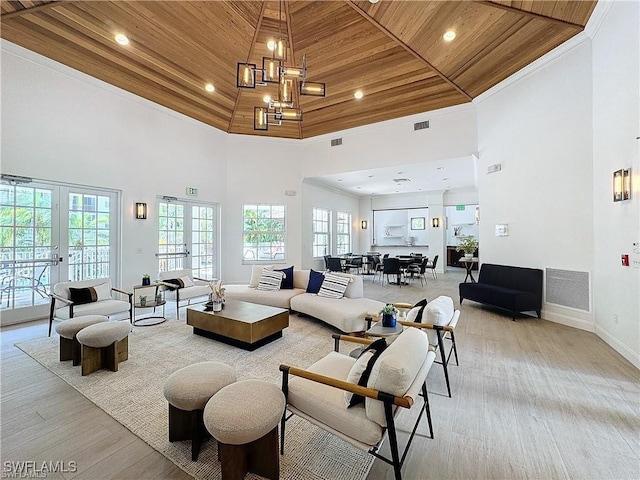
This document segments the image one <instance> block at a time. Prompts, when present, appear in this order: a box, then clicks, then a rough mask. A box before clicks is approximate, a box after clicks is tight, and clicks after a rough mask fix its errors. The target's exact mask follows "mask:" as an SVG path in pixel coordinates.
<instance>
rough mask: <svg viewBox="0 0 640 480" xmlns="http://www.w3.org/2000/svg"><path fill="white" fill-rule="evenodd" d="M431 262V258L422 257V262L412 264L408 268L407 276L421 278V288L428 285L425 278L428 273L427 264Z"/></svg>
mask: <svg viewBox="0 0 640 480" xmlns="http://www.w3.org/2000/svg"><path fill="white" fill-rule="evenodd" d="M428 262H429V257H422V261H421V262H420V263H412V264H411V265H409V267H408V268H407V274H409V273H410V274H411V278H413V276H414V275H416V274H417V275H418V277H419V278H420V286H425V285H426V284H427V277H426V276H425V272H426V271H427V263H428Z"/></svg>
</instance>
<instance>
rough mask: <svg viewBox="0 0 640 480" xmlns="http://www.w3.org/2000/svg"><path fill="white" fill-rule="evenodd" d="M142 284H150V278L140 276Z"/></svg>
mask: <svg viewBox="0 0 640 480" xmlns="http://www.w3.org/2000/svg"><path fill="white" fill-rule="evenodd" d="M142 285H151V278H149V277H142Z"/></svg>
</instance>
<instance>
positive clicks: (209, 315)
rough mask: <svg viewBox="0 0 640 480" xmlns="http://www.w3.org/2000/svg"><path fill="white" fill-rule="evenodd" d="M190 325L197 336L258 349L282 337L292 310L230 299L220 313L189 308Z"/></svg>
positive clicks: (200, 308) (195, 307) (248, 348)
mask: <svg viewBox="0 0 640 480" xmlns="http://www.w3.org/2000/svg"><path fill="white" fill-rule="evenodd" d="M187 325H191V326H192V327H193V333H194V334H196V335H202V336H204V337H208V338H213V339H214V340H218V341H220V342H224V343H228V344H230V345H234V346H236V347H240V348H244V349H246V350H255V349H256V348H259V347H261V346H263V345H266V344H267V343H269V342H272V341H273V340H275V339H277V338H280V337H282V330H283V329H285V328H287V327H288V326H289V310H285V309H284V308H276V307H269V306H266V305H258V304H257V303H249V302H241V301H239V300H227V301H226V302H225V304H224V308H223V309H222V310H221V311H220V312H212V311H205V309H204V307H203V306H201V305H199V306H193V307H188V308H187Z"/></svg>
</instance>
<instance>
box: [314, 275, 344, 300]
mask: <svg viewBox="0 0 640 480" xmlns="http://www.w3.org/2000/svg"><path fill="white" fill-rule="evenodd" d="M350 281H351V279H350V278H349V277H343V276H342V275H332V274H330V273H327V274H325V276H324V280H323V282H322V286H321V287H320V291H319V292H318V296H319V297H328V298H342V297H344V292H346V291H347V287H348V286H349V282H350Z"/></svg>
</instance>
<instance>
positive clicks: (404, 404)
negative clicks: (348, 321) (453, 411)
mask: <svg viewBox="0 0 640 480" xmlns="http://www.w3.org/2000/svg"><path fill="white" fill-rule="evenodd" d="M333 338H334V339H335V351H333V352H331V353H329V354H328V355H326V356H325V357H324V358H322V359H320V360H319V361H317V362H316V363H314V364H313V365H311V366H310V367H309V368H307V369H301V368H296V367H292V366H289V365H281V366H280V370H281V371H282V390H283V392H284V394H285V396H286V399H287V407H286V410H285V412H284V415H283V417H282V422H281V436H280V442H281V443H280V453H281V454H283V455H284V446H285V424H286V421H287V420H288V419H289V418H291V416H293V415H298V416H299V417H301V418H304V419H306V420H307V421H309V422H311V423H313V424H314V425H317V426H318V427H320V428H322V429H324V430H326V431H327V432H329V433H332V434H334V435H336V436H338V437H340V438H341V439H343V440H345V441H346V442H349V443H350V444H351V445H353V446H355V447H357V448H360V449H361V450H364V451H366V452H368V453H370V454H371V455H373V456H375V457H377V458H380V459H381V460H383V461H384V462H386V463H388V464H390V465H392V466H393V469H394V474H395V478H396V480H401V478H402V475H401V468H402V464H403V462H404V459H405V456H406V454H407V451H408V450H409V447H410V445H411V442H412V440H413V437H414V435H415V433H416V430H417V428H418V425H419V423H420V420H421V418H422V416H423V414H424V413H425V412H426V414H427V415H426V418H427V422H428V426H429V435H430V437H431V438H433V428H432V424H431V412H430V410H429V399H428V396H427V387H426V378H427V374H428V373H429V369H430V368H431V365H432V364H433V361H434V358H435V352H434V351H433V349H431V348H430V346H429V340H428V338H427V334H426V333H425V332H424V331H422V330H419V329H415V328H408V329H406V330H405V331H403V332H402V334H400V335H399V336H398V337H397V338H396V339H395V341H394V342H393V343H391V344H390V345H388V346H386V348H384V349H383V350H382V351H381V353H380V348H378V349H377V350H378V352H377V353H375V352H374V353H373V354H371V355H366V352H367V350H365V351H364V352H363V353H362V354H361V355H360V357H359V358H358V359H355V358H352V357H351V356H349V355H344V354H341V353H339V347H340V342H341V341H343V342H344V341H346V342H352V343H357V344H361V345H365V346H366V345H373V340H369V339H364V338H356V337H350V336H343V335H337V334H336V335H334V336H333ZM378 342H383V343H385V345H386V341H385V339H379V340H377V341H376V343H378ZM369 352H370V353H371V352H372V350H369ZM376 355H377V360H374V362H375V363H373V365H372V366H371V368H370V370H369V373H368V377H367V378H365V381H362V377H364V376H365V373H362V376H360V380H359V381H358V380H357V377H358V375H357V374H358V373H359V371H360V370H361V369H362V368H363V367H365V366H366V367H369V366H370V363H372V362H371V359H372V358H373V357H375V356H376ZM354 374H355V377H354ZM354 395H359V396H361V397H362V398H359V399H358V401H357V402H354V398H353V396H354ZM420 396H421V397H422V398H423V402H422V404H421V405H419V406H418V405H417V403H416V402H417V400H418V397H420ZM347 405H350V406H348V407H347ZM398 407H400V408H398ZM411 408H419V409H420V413H419V415H417V420H416V422H415V425H414V427H413V430H412V432H411V436H410V437H409V439H408V441H407V444H406V446H405V448H404V451H403V452H402V454H400V451H399V448H398V438H397V434H396V427H395V419H396V417H397V416H398V415H400V414H401V412H403V411H405V409H411ZM287 410H288V411H289V412H290V413H289V414H287ZM385 436H388V438H389V445H390V450H391V458H388V457H385V456H383V455H381V454H380V453H379V451H378V449H379V447H380V444H381V443H382V441H383V439H384V438H385Z"/></svg>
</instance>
